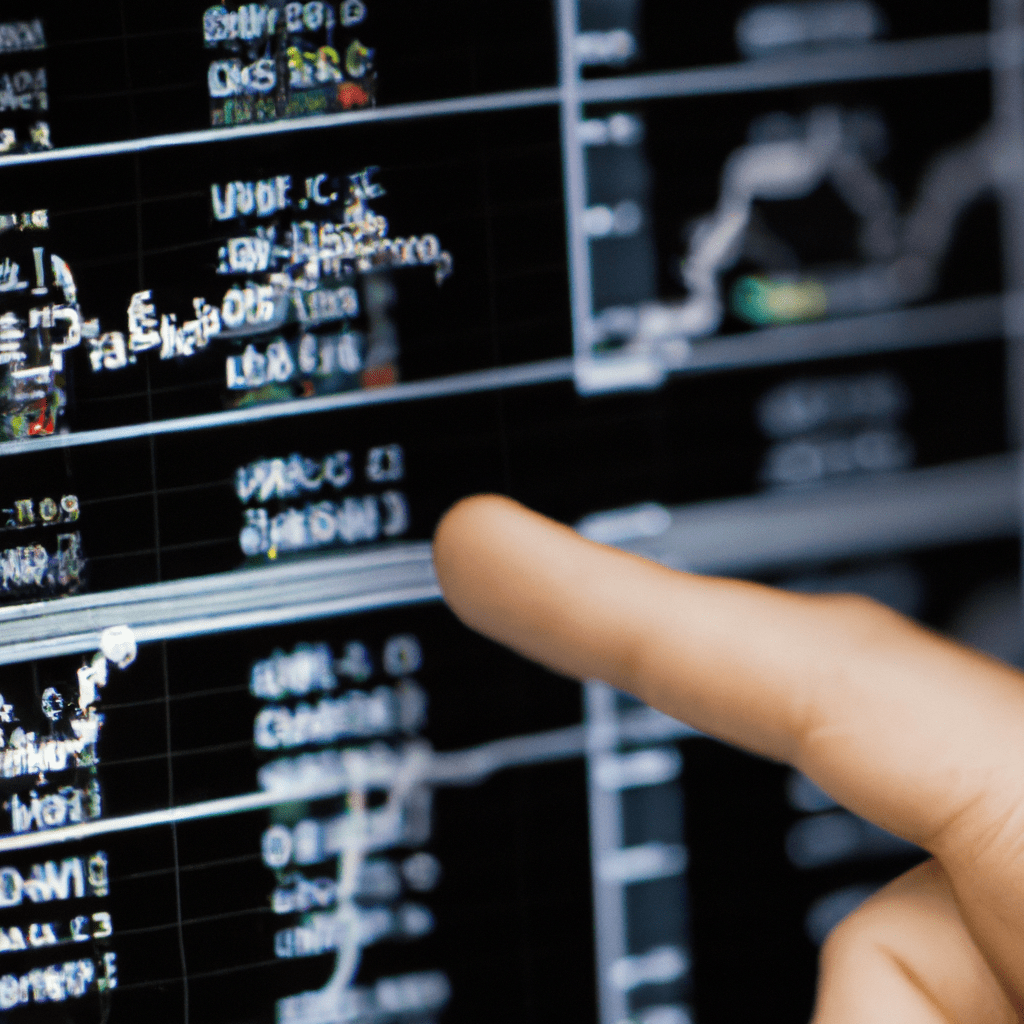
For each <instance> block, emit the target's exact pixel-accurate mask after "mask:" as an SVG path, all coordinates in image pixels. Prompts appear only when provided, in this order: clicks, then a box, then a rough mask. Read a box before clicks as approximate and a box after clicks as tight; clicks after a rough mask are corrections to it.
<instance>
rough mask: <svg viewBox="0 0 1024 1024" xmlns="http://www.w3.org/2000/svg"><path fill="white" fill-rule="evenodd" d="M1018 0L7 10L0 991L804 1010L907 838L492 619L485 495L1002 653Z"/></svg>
mask: <svg viewBox="0 0 1024 1024" xmlns="http://www.w3.org/2000/svg"><path fill="white" fill-rule="evenodd" d="M1020 8H1021V4H1020V3H1019V0H997V2H994V4H993V6H992V9H991V11H990V10H989V8H988V6H987V5H986V4H984V3H981V2H977V0H972V2H965V3H958V4H931V5H922V4H907V3H901V2H899V0H742V2H741V0H725V2H722V3H717V4H712V5H703V6H702V5H692V4H689V5H684V4H681V3H676V2H669V0H520V2H519V3H517V4H515V5H512V6H507V5H503V4H493V3H483V2H479V0H475V2H474V0H435V2H433V3H430V4H427V3H417V2H413V0H340V2H337V0H330V2H328V0H310V2H298V0H294V2H293V0H268V2H265V3H236V2H232V3H228V4H214V5H212V6H211V5H209V4H208V3H205V2H204V3H198V2H196V3H193V2H191V0H180V2H175V3H164V4H159V3H145V2H142V0H118V2H116V3H115V2H113V0H97V2H95V3H91V4H82V5H71V4H67V3H60V2H57V0H32V2H24V3H23V2H22V0H11V2H9V3H6V4H4V5H3V12H2V14H0V533H2V534H3V536H0V694H2V696H0V788H2V791H3V792H2V798H0V1011H2V1012H3V1014H4V1015H5V1016H6V1017H8V1018H9V1019H10V1020H11V1021H20V1020H32V1021H53V1022H57V1021H61V1022H64V1021H72V1022H75V1024H85V1022H91V1021H104V1022H105V1021H111V1022H118V1021H130V1020H132V1021H133V1020H146V1021H149V1022H153V1024H157V1022H168V1024H171V1022H173V1024H205V1022H218V1024H235V1022H237V1024H242V1022H245V1024H249V1022H253V1024H256V1022H266V1024H270V1022H275V1024H434V1022H437V1024H441V1022H446V1024H463V1022H465V1024H468V1022H472V1021H480V1020H486V1021H488V1022H493V1024H502V1022H509V1024H511V1022H521V1021H527V1020H528V1021H537V1022H548V1021H550V1022H555V1021H565V1020H572V1021H592V1022H594V1024H626V1022H631V1024H715V1022H732V1021H736V1020H746V1019H761V1020H797V1019H801V1017H803V1018H804V1019H806V1017H807V1015H808V1014H809V1012H810V1007H811V1002H812V998H813V989H814V974H815V966H816V958H817V955H818V949H819V947H820V945H821V943H822V941H823V939H824V937H825V936H826V935H827V933H828V932H829V930H830V929H831V928H832V927H833V926H834V925H835V924H836V923H837V922H838V921H839V920H841V919H842V917H843V916H844V915H845V914H846V913H848V912H849V911H851V910H852V909H854V908H855V907H856V906H857V905H859V903H860V902H862V901H863V900H864V899H865V898H867V897H868V896H869V895H870V894H871V893H872V892H873V891H875V890H876V889H877V888H879V887H880V886H881V885H882V884H884V883H885V882H886V881H887V880H889V879H890V878H892V877H894V876H895V875H896V874H898V873H899V872H900V871H902V870H904V869H906V868H907V867H909V866H910V865H912V864H914V863H915V862H916V861H917V860H919V859H920V858H921V857H922V856H923V854H922V852H921V851H920V850H918V849H916V848H915V847H913V846H911V845H909V844H907V843H905V842H903V841H901V840H898V839H896V838H894V837H893V836H891V835H889V834H888V833H886V832H883V831H881V830H880V829H878V828H876V827H874V826H873V825H870V824H869V823H867V822H866V821H864V820H862V819H860V818H858V817H857V816H855V815H853V814H851V813H849V812H847V811H845V810H844V809H842V808H840V807H839V806H838V805H837V804H836V803H835V802H834V801H833V800H832V799H831V798H830V797H829V796H828V795H827V794H825V793H824V792H823V791H821V790H820V789H818V788H817V787H816V786H815V785H814V784H813V783H812V782H811V781H810V780H809V779H807V778H805V777H804V776H802V775H801V774H799V773H798V772H796V771H793V770H791V769H789V768H787V767H785V766H781V765H778V764H773V763H769V762H766V761H763V760H760V759H758V758H755V757H752V756H750V755H747V754H744V753H741V752H739V751H737V750H734V749H732V748H729V747H727V746H724V745H722V744H720V743H718V742H717V741H715V740H713V739H711V738H708V737H705V736H702V735H700V734H699V733H698V732H696V731H695V730H693V729H692V728H690V727H689V726H688V725H687V724H685V723H682V722H678V721H675V720H674V719H671V718H669V717H667V716H665V715H663V714H661V713H659V712H657V711H655V710H653V709H651V708H648V707H646V706H645V705H643V704H642V703H640V702H638V701H637V700H635V699H634V698H631V697H626V696H624V695H622V694H619V693H617V692H615V691H614V690H612V689H610V688H609V687H608V686H606V685H605V684H604V683H603V682H601V681H600V680H586V681H584V682H583V683H582V684H581V683H580V682H579V681H575V680H568V679H564V678H560V677H556V676H554V675H552V674H551V673H548V672H546V671H545V670H543V669H541V668H539V667H537V666H535V665H532V664H530V663H528V662H527V661H525V660H523V659H522V658H520V657H518V656H517V655H515V654H512V653H510V652H508V651H506V650H504V649H503V648H500V647H498V646H497V645H495V644H493V643H491V642H490V641H487V640H484V639H482V638H481V637H479V636H477V635H476V634H474V633H472V632H470V631H469V630H468V629H466V628H465V627H464V626H462V625H461V624H460V623H459V622H458V620H456V619H455V617H454V616H453V615H452V614H451V613H450V612H449V611H448V610H447V609H446V608H445V606H444V605H443V603H442V601H441V599H440V591H439V588H438V584H437V580H436V577H435V575H434V571H433V568H432V563H431V557H430V538H431V535H432V533H433V530H434V527H435V525H436V523H437V521H438V519H439V517H440V516H441V515H442V514H443V512H444V511H445V510H446V509H447V508H448V507H449V506H450V505H451V504H453V503H454V502H455V501H457V500H458V499H459V498H460V497H463V496H465V495H469V494H473V493H479V492H486V491H495V492H500V493H504V494H508V495H511V496H512V497H514V498H516V499H518V500H519V501H521V502H523V503H525V504H527V505H529V506H531V507H533V508H536V509H537V510H539V511H541V512H543V513H545V514H547V515H549V516H552V517H554V518H555V519H558V520H560V521H562V522H564V523H567V524H570V525H571V526H573V527H574V528H576V529H577V530H578V531H579V532H580V533H581V534H583V535H584V536H587V537H589V538H592V539H594V540H597V541H601V542H604V543H607V544H611V545H615V546H618V547H620V548H623V549H626V550H629V551H634V552H637V553H639V554H641V555H643V556H645V557H647V558H651V559H654V560H656V561H658V562H661V563H663V564H665V565H668V566H671V567H673V568H677V569H680V570H683V571H693V572H706V573H713V574H721V575H727V576H734V577H741V578H747V579H753V580H759V581H763V582H767V583H771V584H774V585H777V586H781V587H785V588H788V589H791V590H796V591H802V592H809V593H827V592H832V591H845V592H855V593H861V594H865V595H868V596H870V597H873V598H875V599H876V600H879V601H882V602H884V603H886V604H888V605H890V606H891V607H893V608H896V609H897V610H899V611H901V612H903V613H905V614H907V615H910V616H913V617H915V618H917V619H919V620H920V621H922V622H924V623H926V624H928V625H929V626H932V627H934V628H936V629H939V630H942V631H944V632H946V633H949V634H951V635H952V636H954V637H956V638H958V639H960V640H962V641H964V642H967V643H971V644H975V645H977V646H979V647H981V648H983V649H984V650H986V651H988V652H990V653H992V654H994V655H996V656H997V657H1000V658H1003V659H1005V660H1007V661H1010V662H1016V661H1020V660H1022V658H1024V635H1022V632H1021V627H1020V615H1019V609H1020V574H1019V561H1020V544H1019V535H1020V507H1019V505H1020V501H1019V491H1020V475H1019V466H1018V462H1017V458H1016V455H1015V451H1016V448H1017V446H1018V444H1019V441H1020V438H1021V434H1022V428H1024V420H1022V413H1021V397H1020V396H1021V383H1022V372H1024V371H1022V365H1024V364H1022V357H1021V340H1022V338H1024V320H1022V314H1021V305H1020V298H1019V297H1020V295H1021V289H1022V288H1024V175H1022V174H1021V168H1022V167H1024V88H1022V77H1021V71H1022V60H1024V57H1022V52H1021V49H1020V42H1019V40H1020V38H1021V37H1020V29H1021V19H1022V17H1024V15H1022V12H1021V9H1020Z"/></svg>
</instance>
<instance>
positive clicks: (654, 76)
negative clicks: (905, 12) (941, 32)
mask: <svg viewBox="0 0 1024 1024" xmlns="http://www.w3.org/2000/svg"><path fill="white" fill-rule="evenodd" d="M1018 59H1019V58H1018ZM989 63H990V36H989V34H988V33H985V32H972V33H964V34H963V35H950V36H936V37H934V38H932V39H911V40H898V41H894V42H883V43H869V44H867V45H865V46H857V47H853V46H849V47H847V46H843V47H834V48H831V49H828V50H824V51H821V50H819V51H817V52H814V53H806V54H799V55H796V56H791V57H770V58H768V57H766V58H762V59H758V60H751V61H745V62H743V63H736V64H721V65H717V66H713V67H704V68H690V69H686V70H683V71H659V72H652V73H650V74H644V75H630V76H623V77H620V78H600V79H591V80H589V81H583V82H580V83H579V86H578V92H579V97H580V99H581V100H582V101H583V102H585V103H595V102H602V103H606V102H612V103H614V102H617V101H622V100H642V99H659V98H670V97H673V96H706V95H714V94H720V93H734V92H755V91H759V90H762V89H782V88H787V87H791V86H801V85H818V84H824V83H828V82H853V81H862V80H865V79H873V78H909V77H916V76H919V75H933V74H948V73H954V72H964V71H983V70H985V69H986V68H988V66H989Z"/></svg>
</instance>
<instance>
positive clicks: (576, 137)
mask: <svg viewBox="0 0 1024 1024" xmlns="http://www.w3.org/2000/svg"><path fill="white" fill-rule="evenodd" d="M578 2H579V0H558V7H557V11H558V48H559V71H558V80H559V89H560V94H561V100H560V113H561V119H562V178H563V183H564V188H565V230H566V235H567V246H568V253H567V255H568V258H569V288H570V295H571V300H572V334H573V353H574V355H575V360H576V364H577V367H579V366H580V364H581V363H585V362H588V361H589V360H590V344H591V338H590V335H591V320H592V313H593V308H592V307H593V295H592V287H591V279H590V249H589V245H588V242H587V238H586V235H585V234H584V233H583V210H584V207H585V206H586V170H585V168H584V165H583V145H582V142H581V141H580V133H579V121H580V116H581V110H580V98H579V64H578V62H577V60H576V34H577V26H578V24H579V10H578Z"/></svg>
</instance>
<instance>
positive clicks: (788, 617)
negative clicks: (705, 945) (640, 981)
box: [434, 495, 1024, 1024]
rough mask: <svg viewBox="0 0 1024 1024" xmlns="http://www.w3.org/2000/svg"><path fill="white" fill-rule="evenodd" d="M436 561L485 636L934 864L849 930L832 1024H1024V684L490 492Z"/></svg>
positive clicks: (849, 605)
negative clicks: (787, 777)
mask: <svg viewBox="0 0 1024 1024" xmlns="http://www.w3.org/2000/svg"><path fill="white" fill-rule="evenodd" d="M434 562H435V566H436V569H437V575H438V579H439V580H440V583H441V588H442V590H443V592H444V596H445V599H446V601H447V602H448V604H449V606H450V607H451V608H452V610H453V611H454V612H455V614H456V615H457V616H458V617H459V618H460V619H461V620H462V621H463V622H464V623H466V625H468V626H470V627H471V628H473V629H475V630H477V631H479V632H480V633H483V634H484V635H486V636H489V637H491V638H492V639H494V640H497V641H498V642H500V643H502V644H505V645H506V646H508V647H510V648H512V649H513V650H515V651H518V652H519V653H520V654H523V655H525V656H526V657H528V658H531V659H533V660H535V661H537V662H540V663H541V664H542V665H545V666H547V667H548V668H550V669H552V670H553V671H555V672H558V673H561V674H563V675H567V676H570V677H573V678H576V679H581V680H582V679H591V678H596V679H603V680H606V681H607V682H609V683H612V684H614V685H615V686H618V687H620V688H621V689H623V690H628V691H629V692H631V693H634V694H636V695H637V696H638V697H640V698H641V699H642V700H644V701H646V702H647V703H648V704H650V705H652V706H653V707H655V708H658V709H659V710H661V711H664V712H666V713H668V714H670V715H674V716H675V717H677V718H680V719H682V720H684V721H686V722H688V723H689V724H691V725H693V726H695V727H696V728H698V729H700V730H701V731H702V732H705V733H708V734H710V735H713V736H718V737H720V738H721V739H723V740H726V741H727V742H729V743H733V744H735V745H736V746H739V747H743V748H744V749H746V750H750V751H753V752H755V753H758V754H761V755H763V756H765V757H769V758H772V759H774V760H776V761H783V762H786V763H788V764H791V765H793V766H794V767H796V768H798V769H800V771H802V772H804V773H806V774H807V775H808V776H810V778H812V779H813V780H814V781H815V782H817V783H818V785H819V786H821V787H822V788H823V789H824V790H826V792H828V793H829V794H830V795H832V796H833V797H834V798H835V799H836V800H838V801H840V802H841V803H843V804H844V805H845V806H847V807H849V808H850V809H851V810H853V811H855V812H857V813H858V814H861V815H863V816H864V817H865V818H868V819H870V820H871V821H874V822H875V823H876V824H878V825H881V826H882V827H883V828H886V829H888V830H890V831H891V832H894V833H896V834H897V835H900V836H903V837H905V838H906V839H909V840H911V841H912V842H915V843H917V844H919V845H920V846H922V847H924V848H925V849H926V850H927V851H928V852H929V853H930V854H931V855H932V856H931V859H930V860H928V861H926V862H925V863H924V864H922V865H920V866H919V867H917V868H914V869H913V870H911V871H909V872H907V873H906V874H904V875H902V876H900V877H899V878H898V879H896V880H895V881H894V882H892V883H891V884H890V885H888V886H887V887H886V888H884V889H883V890H881V891H880V892H879V893H878V894H877V895H875V896H874V897H873V898H872V899H870V900H868V902H867V903H865V904H864V905H863V906H862V907H861V908H860V909H859V910H858V911H856V912H855V913H854V914H852V915H851V916H850V917H848V918H847V919H846V920H845V921H844V922H843V923H842V924H840V925H839V926H838V927H837V928H836V929H835V930H834V931H833V933H832V935H831V936H830V937H829V939H828V940H827V941H826V943H825V946H824V949H823V952H822V961H821V974H820V979H819V986H818V995H817V1001H816V1006H815V1012H814V1017H813V1024H862V1022H863V1024H876V1022H877V1021H880V1020H885V1021H892V1022H896V1024H940V1022H941V1024H949V1022H951V1021H956V1022H963V1024H975V1022H977V1024H983V1022H984V1024H1002V1022H1018V1021H1024V675H1022V674H1021V673H1019V672H1017V671H1016V670H1014V669H1012V668H1010V667H1008V666H1007V665H1005V664H1003V663H1002V662H999V661H996V660H993V659H991V658H988V657H986V656H985V655H982V654H979V653H978V652H976V651H972V650H969V649H967V648H964V647H961V646H959V645H957V644H955V643H953V642H952V641H950V640H948V639H946V638H944V637H941V636H939V635H937V634H935V633H932V632H930V631H928V630H926V629H924V628H922V627H921V626H919V625H917V624H915V623H913V622H911V621H910V620H908V619H905V618H903V617H902V616H900V615H898V614H897V613H895V612H893V611H891V610H890V609H888V608H885V607H884V606H882V605H879V604H876V603H874V602H871V601H869V600H867V599H866V598H861V597H854V596H846V595H839V596H821V595H803V594H791V593H786V592H782V591H777V590H773V589H771V588H769V587H763V586H759V585H756V584H752V583H744V582H738V581H735V580H726V579H716V578H712V577H702V576H694V575H689V574H686V573H678V572H673V571H671V570H669V569H665V568H663V567H661V566H659V565H656V564H654V563H652V562H648V561H646V560H644V559H642V558H638V557H636V556H633V555H628V554H625V553H623V552H620V551H616V550H614V549H612V548H608V547H605V546H603V545H600V544H596V543H594V542H592V541H588V540H585V539H583V538H581V537H580V536H578V535H577V534H576V533H575V532H573V531H572V530H570V529H568V528H567V527H565V526H562V525H560V524H558V523H555V522H553V521H551V520H549V519H545V518H544V517H543V516H539V515H537V514H536V513H534V512H531V511H529V510H528V509H526V508H524V507H523V506H521V505H518V504H516V503H515V502H513V501H510V500H508V499H506V498H501V497H497V496H493V495H481V496H477V497H473V498H467V499H466V500H464V501H461V502H459V504H457V505H455V506H454V508H452V509H451V510H450V511H449V512H448V513H447V514H446V515H445V517H444V518H443V519H442V521H441V523H440V524H439V526H438V528H437V533H436V536H435V539H434Z"/></svg>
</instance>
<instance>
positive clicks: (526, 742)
mask: <svg viewBox="0 0 1024 1024" xmlns="http://www.w3.org/2000/svg"><path fill="white" fill-rule="evenodd" d="M638 717H639V718H643V719H644V720H645V721H646V719H649V718H657V720H658V721H659V722H660V721H661V720H662V719H664V721H665V723H667V728H666V727H665V726H662V733H663V734H664V733H669V734H670V735H671V736H672V737H674V738H678V739H682V738H685V737H688V736H693V735H696V734H695V733H694V732H693V730H692V729H690V728H689V727H688V726H686V725H683V724H682V723H681V722H676V721H675V720H674V719H670V718H668V716H667V715H661V714H660V713H658V712H655V711H651V710H650V709H649V708H641V709H639V716H638V715H637V713H636V712H633V713H632V714H631V715H630V716H626V718H627V719H628V721H624V723H623V724H624V731H625V733H627V734H628V733H629V729H630V722H631V721H632V720H633V719H634V718H638ZM640 731H641V732H642V731H643V730H642V726H641V729H640ZM585 736H586V733H585V729H584V727H583V726H582V725H576V726H569V727H568V728H565V729H554V730H552V731H550V732H540V733H531V734H528V735H524V736H512V737H509V738H507V739H503V740H496V741H494V742H492V743H485V744H482V745H481V746H478V747H469V748H467V749H465V750H455V751H446V752H439V753H433V754H432V755H431V756H430V758H429V760H428V761H427V766H426V771H425V778H424V781H425V782H427V783H429V784H432V785H435V786H444V785H449V786H453V785H454V786H458V785H474V784H476V783H479V782H482V781H484V780H485V779H486V778H487V777H488V776H490V775H493V774H494V773H495V772H497V771H501V770H502V769H506V768H516V767H520V766H525V765H533V764H544V763H550V762H553V761H562V760H566V759H568V758H572V757H582V756H583V754H584V752H585ZM661 738H665V737H664V735H662V737H661ZM346 791H347V787H344V786H338V785H336V784H335V785H332V786H330V787H319V788H316V787H305V788H302V789H293V790H290V791H288V792H282V791H280V790H275V791H272V792H260V793H245V794H243V795H241V796H230V797H224V798H223V799H220V800H205V801H203V802H201V803H195V804H185V805H184V806H181V807H169V808H166V809H164V810H159V811H144V812H142V813H140V814H126V815H122V816H121V817H118V818H106V819H104V820H101V821H87V822H82V823H81V824H78V825H67V826H65V827H64V828H55V829H49V830H47V831H43V832H26V833H23V834H22V835H16V836H3V837H2V838H0V854H5V853H10V852H13V851H15V850H28V849H33V848H35V847H39V846H49V845H51V844H56V843H69V842H75V841H78V840H81V839H89V838H91V837H92V836H100V835H108V834H109V833H112V832H128V831H131V830H133V829H140V828H152V827H154V826H158V825H171V824H177V823H178V822H182V821H195V820H197V819H200V818H219V817H224V816H226V815H230V814H242V813H245V812H246V811H259V810H264V809H266V808H268V807H276V806H279V805H281V804H287V803H295V802H298V801H306V800H324V799H329V798H330V797H334V796H339V795H341V794H342V793H344V792H346Z"/></svg>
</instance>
